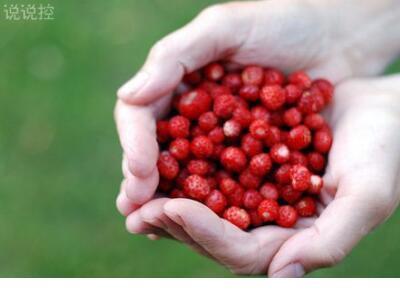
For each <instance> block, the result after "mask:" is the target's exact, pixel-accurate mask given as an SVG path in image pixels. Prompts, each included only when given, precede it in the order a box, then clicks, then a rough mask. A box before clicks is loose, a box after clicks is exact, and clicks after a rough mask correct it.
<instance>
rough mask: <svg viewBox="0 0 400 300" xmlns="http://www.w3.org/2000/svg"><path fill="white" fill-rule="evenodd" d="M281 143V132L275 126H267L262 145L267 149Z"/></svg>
mask: <svg viewBox="0 0 400 300" xmlns="http://www.w3.org/2000/svg"><path fill="white" fill-rule="evenodd" d="M280 141H281V131H280V130H279V128H278V127H276V126H269V127H268V130H267V133H266V136H265V138H264V143H265V145H267V146H268V147H272V146H274V145H275V144H277V143H279V142H280Z"/></svg>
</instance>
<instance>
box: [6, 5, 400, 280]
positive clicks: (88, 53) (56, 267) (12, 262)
mask: <svg viewBox="0 0 400 300" xmlns="http://www.w3.org/2000/svg"><path fill="white" fill-rule="evenodd" d="M215 2H217V1H211V0H208V1H207V0H201V1H199V0H196V1H187V0H168V1H167V0H152V1H151V0H134V1H128V0H125V1H117V0H115V1H94V0H92V1H65V0H64V1H50V0H49V1H44V2H43V1H28V2H24V1H0V4H1V9H2V10H3V5H4V4H18V3H20V4H27V3H29V4H32V3H36V4H40V3H42V4H47V3H49V4H51V5H53V6H54V7H55V20H54V21H41V22H32V21H24V22H23V21H20V22H11V21H6V20H5V17H4V12H3V11H2V12H1V19H0V99H1V107H0V176H1V177H0V276H3V277H14V276H25V277H31V276H34V277H70V276H71V277H75V276H83V277H85V276H88V277H91V276H93V277H97V276H100V277H103V276H106V277H108V276H110V277H114V276H115V277H125V276H128V277H209V276H213V277H219V276H232V275H231V274H230V273H229V272H228V271H227V270H225V269H224V268H222V267H220V266H219V265H217V264H216V263H214V262H211V261H209V260H208V259H205V258H203V257H200V256H198V255H197V254H194V253H192V252H191V251H190V250H188V249H187V248H186V247H184V246H182V245H179V244H178V243H176V242H173V241H167V240H161V241H158V242H154V241H149V240H148V239H147V238H145V237H141V236H132V235H129V234H128V233H127V232H126V231H125V228H124V219H123V218H122V217H121V216H120V215H119V214H118V213H117V211H116V209H115V205H114V199H115V196H116V194H117V191H118V189H119V184H120V181H121V171H120V160H121V151H120V147H119V144H118V140H117V135H116V132H115V129H114V123H113V118H112V112H113V106H114V101H115V90H116V89H117V88H118V86H119V85H120V84H121V83H123V82H124V81H125V80H126V79H127V78H129V76H131V75H132V74H133V73H134V72H135V70H137V69H138V68H139V67H140V65H141V63H142V62H143V60H144V59H145V57H146V53H147V51H148V49H149V48H150V47H151V45H152V44H153V43H154V42H155V41H157V40H158V39H159V38H161V37H162V36H164V35H165V34H166V33H168V32H171V31H172V30H174V29H176V28H178V27H180V26H182V25H183V24H185V23H186V22H188V21H189V20H190V19H192V18H193V17H194V16H195V15H196V14H197V13H198V12H199V11H200V10H201V9H202V8H204V7H206V6H208V5H210V4H212V3H215ZM396 70H397V71H400V65H399V63H398V64H397V66H395V65H394V66H392V67H391V68H390V72H394V71H396ZM399 225H400V213H399V212H398V213H397V214H395V215H394V216H393V217H392V218H391V219H390V220H389V221H388V222H387V223H386V224H385V225H383V226H381V227H380V228H379V229H378V230H376V231H375V232H374V233H372V234H371V235H369V236H368V237H367V238H366V239H365V240H363V241H362V242H361V244H360V245H359V246H358V247H357V248H356V249H355V250H354V251H353V252H352V254H351V255H350V256H349V257H348V258H347V259H346V260H345V261H344V262H343V263H342V264H341V265H340V266H338V267H335V268H332V269H327V270H321V271H318V272H315V273H313V274H312V275H311V276H312V277H313V276H314V277H353V276H357V277H358V276H362V277H372V276H394V277H397V276H399V275H400V256H399V253H400V239H397V237H398V236H399V232H400V229H399Z"/></svg>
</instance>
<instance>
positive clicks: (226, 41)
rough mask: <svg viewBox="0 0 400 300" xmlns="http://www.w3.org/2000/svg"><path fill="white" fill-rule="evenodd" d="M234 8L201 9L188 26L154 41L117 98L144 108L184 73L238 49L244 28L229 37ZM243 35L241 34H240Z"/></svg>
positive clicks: (235, 6)
mask: <svg viewBox="0 0 400 300" xmlns="http://www.w3.org/2000/svg"><path fill="white" fill-rule="evenodd" d="M237 6H238V5H232V4H223V5H215V6H211V7H209V8H207V9H205V10H204V11H203V12H202V13H200V14H199V15H198V16H197V17H196V18H195V19H194V20H193V21H192V22H190V23H189V24H188V25H186V26H184V27H183V28H181V29H179V30H178V31H176V32H173V33H172V34H170V35H168V36H166V37H165V38H163V39H162V40H160V41H158V42H157V43H156V44H155V45H154V46H153V47H152V49H151V50H150V54H149V55H148V57H147V60H146V62H145V64H144V66H143V67H142V69H141V70H140V71H139V72H138V73H137V74H136V75H135V76H134V77H133V78H132V79H130V80H129V81H128V82H127V83H125V84H124V85H123V86H122V87H121V88H120V89H119V90H118V93H117V94H118V98H119V99H122V100H124V101H126V102H127V103H132V104H147V103H150V102H152V101H154V100H155V99H157V98H159V97H161V96H163V95H166V94H167V93H169V92H171V91H173V90H174V89H175V88H176V86H177V85H178V84H179V82H180V81H181V79H182V77H183V75H184V74H185V73H189V72H192V71H194V70H196V69H198V68H200V67H202V66H204V65H206V64H207V63H209V62H211V61H214V60H217V59H219V58H220V57H221V56H222V55H223V54H225V55H226V54H227V51H232V50H234V49H236V48H238V47H239V46H240V44H241V43H242V40H243V39H244V38H245V33H244V32H245V28H244V25H241V24H238V25H240V26H238V28H240V30H238V31H239V32H238V31H235V34H232V28H233V27H232V26H233V25H234V23H235V24H237V22H235V21H234V18H236V17H237V14H235V11H236V10H237V9H238V8H237ZM242 32H243V33H242Z"/></svg>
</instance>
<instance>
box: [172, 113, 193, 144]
mask: <svg viewBox="0 0 400 300" xmlns="http://www.w3.org/2000/svg"><path fill="white" fill-rule="evenodd" d="M189 128H190V121H189V120H188V119H187V118H185V117H182V116H175V117H172V118H171V119H170V120H169V123H168V129H169V134H170V136H172V137H173V138H175V139H177V138H186V137H188V136H189Z"/></svg>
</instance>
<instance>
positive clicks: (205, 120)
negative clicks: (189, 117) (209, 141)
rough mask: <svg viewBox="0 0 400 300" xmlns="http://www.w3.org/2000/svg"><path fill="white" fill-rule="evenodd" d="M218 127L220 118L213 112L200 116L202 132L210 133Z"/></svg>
mask: <svg viewBox="0 0 400 300" xmlns="http://www.w3.org/2000/svg"><path fill="white" fill-rule="evenodd" d="M217 125H218V118H217V116H216V115H215V114H214V113H213V112H212V111H208V112H206V113H204V114H201V115H200V117H199V127H200V128H201V129H202V130H204V131H206V132H209V131H210V130H212V129H214V128H215V127H217Z"/></svg>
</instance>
